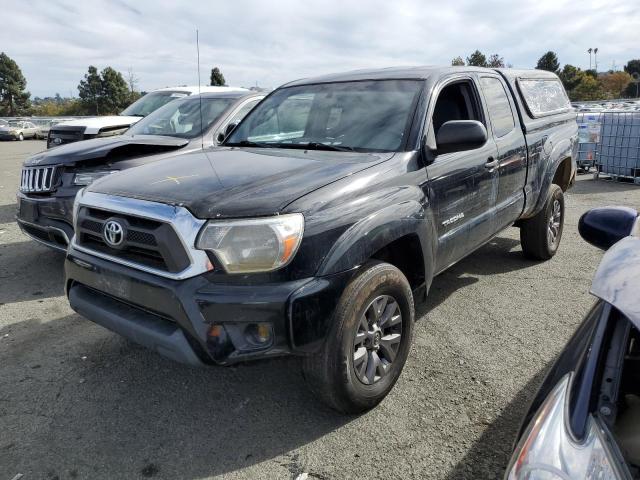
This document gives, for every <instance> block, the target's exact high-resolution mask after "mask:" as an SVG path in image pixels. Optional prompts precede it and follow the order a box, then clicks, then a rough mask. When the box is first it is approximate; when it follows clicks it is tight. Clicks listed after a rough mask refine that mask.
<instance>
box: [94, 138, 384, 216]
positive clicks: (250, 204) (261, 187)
mask: <svg viewBox="0 0 640 480" xmlns="http://www.w3.org/2000/svg"><path fill="white" fill-rule="evenodd" d="M392 156H393V153H352V152H326V151H304V150H291V149H275V148H274V149H271V148H266V149H260V148H229V147H227V148H218V149H210V150H207V151H202V150H201V151H197V152H192V153H185V154H183V155H175V156H173V157H172V158H170V159H166V160H160V161H158V162H154V163H152V164H146V165H142V166H140V167H137V168H134V169H131V170H127V171H124V172H121V173H117V174H114V175H109V176H108V177H105V178H103V179H101V180H98V181H97V182H95V183H93V184H92V185H91V186H90V187H89V190H90V191H92V192H96V193H103V194H109V195H118V196H125V197H131V198H137V199H140V200H148V201H153V202H160V203H167V204H171V205H180V206H184V207H186V208H188V209H189V210H190V211H191V212H192V213H193V214H194V215H195V216H196V217H198V218H223V217H247V216H261V215H273V214H276V213H279V212H280V211H281V210H282V209H283V208H284V207H285V206H287V205H288V204H289V203H291V202H292V201H294V200H296V199H297V198H300V197H301V196H303V195H305V194H307V193H309V192H311V191H313V190H316V189H318V188H320V187H323V186H325V185H327V184H329V183H332V182H335V181H337V180H339V179H341V178H344V177H346V176H348V175H352V174H354V173H356V172H359V171H361V170H364V169H366V168H369V167H371V166H373V165H376V164H378V163H380V162H383V161H386V160H388V159H390V158H391V157H392Z"/></svg>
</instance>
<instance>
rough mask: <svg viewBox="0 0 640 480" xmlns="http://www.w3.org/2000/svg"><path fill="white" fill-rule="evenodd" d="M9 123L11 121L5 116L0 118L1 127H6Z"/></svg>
mask: <svg viewBox="0 0 640 480" xmlns="http://www.w3.org/2000/svg"><path fill="white" fill-rule="evenodd" d="M8 124H9V122H7V121H6V120H4V119H3V118H0V127H6V126H7V125H8Z"/></svg>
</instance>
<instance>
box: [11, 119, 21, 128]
mask: <svg viewBox="0 0 640 480" xmlns="http://www.w3.org/2000/svg"><path fill="white" fill-rule="evenodd" d="M9 126H10V127H22V126H24V122H22V121H20V120H9Z"/></svg>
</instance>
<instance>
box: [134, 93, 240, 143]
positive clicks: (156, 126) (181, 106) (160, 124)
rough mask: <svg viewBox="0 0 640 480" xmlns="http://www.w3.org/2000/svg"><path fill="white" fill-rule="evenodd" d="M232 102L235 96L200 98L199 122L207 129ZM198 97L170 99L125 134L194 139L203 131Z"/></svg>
mask: <svg viewBox="0 0 640 480" xmlns="http://www.w3.org/2000/svg"><path fill="white" fill-rule="evenodd" d="M234 101H235V99H234V98H207V97H204V98H202V121H203V123H204V125H205V129H207V128H209V125H211V124H212V123H213V122H215V121H216V120H217V119H218V118H220V115H221V114H222V113H223V112H224V111H225V110H226V109H227V108H229V106H230V105H231V104H232V103H233V102H234ZM202 131H203V129H202V127H201V124H200V99H199V98H198V97H197V96H194V97H189V98H185V99H183V100H178V101H176V102H171V103H169V104H167V105H165V106H164V107H162V108H160V109H158V110H156V111H155V112H153V113H152V114H151V115H149V116H148V117H145V118H143V119H142V120H140V121H139V122H138V123H135V124H134V125H132V126H131V128H130V129H129V130H127V133H126V134H127V135H165V136H169V137H179V138H195V137H197V136H200V135H201V134H202Z"/></svg>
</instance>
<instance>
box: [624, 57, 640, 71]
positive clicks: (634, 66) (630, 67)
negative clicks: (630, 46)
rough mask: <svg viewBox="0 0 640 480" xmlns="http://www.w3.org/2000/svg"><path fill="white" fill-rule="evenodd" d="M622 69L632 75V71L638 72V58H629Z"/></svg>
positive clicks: (639, 59) (639, 64) (639, 60)
mask: <svg viewBox="0 0 640 480" xmlns="http://www.w3.org/2000/svg"><path fill="white" fill-rule="evenodd" d="M624 71H625V72H627V73H628V74H629V75H633V74H634V73H638V74H640V58H637V59H634V60H629V61H628V62H627V64H626V65H625V66H624Z"/></svg>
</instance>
